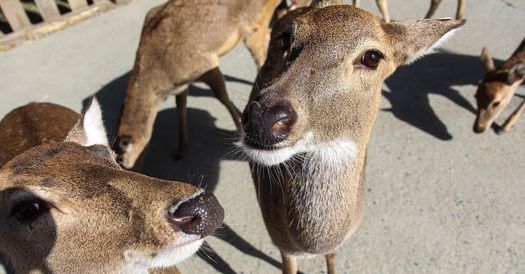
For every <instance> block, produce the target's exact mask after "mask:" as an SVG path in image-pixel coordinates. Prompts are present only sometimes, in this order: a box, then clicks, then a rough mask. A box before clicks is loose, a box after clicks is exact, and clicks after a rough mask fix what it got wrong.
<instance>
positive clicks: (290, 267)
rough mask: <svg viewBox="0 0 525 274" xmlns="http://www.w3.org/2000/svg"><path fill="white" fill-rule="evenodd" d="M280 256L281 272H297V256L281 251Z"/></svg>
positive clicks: (291, 273) (284, 273)
mask: <svg viewBox="0 0 525 274" xmlns="http://www.w3.org/2000/svg"><path fill="white" fill-rule="evenodd" d="M281 258H282V259H283V274H296V273H297V258H296V257H294V256H291V255H288V254H285V253H283V252H282V251H281Z"/></svg>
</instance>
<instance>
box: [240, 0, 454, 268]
mask: <svg viewBox="0 0 525 274" xmlns="http://www.w3.org/2000/svg"><path fill="white" fill-rule="evenodd" d="M331 5H335V6H331ZM283 22H284V23H283ZM287 22H288V23H287ZM463 23H464V21H462V20H452V19H429V20H418V21H400V22H395V23H384V22H381V21H380V20H379V18H377V17H375V16H373V15H372V14H370V13H368V12H366V11H364V10H361V9H358V8H355V7H353V6H348V5H342V3H341V1H339V0H324V1H314V2H313V3H312V4H311V6H310V7H308V8H303V9H298V10H296V11H292V12H290V13H288V14H287V15H285V16H284V17H283V18H282V19H281V21H279V22H277V23H276V25H275V27H274V29H273V30H272V34H271V41H270V47H269V51H268V58H267V61H266V63H265V64H264V66H263V67H262V69H261V71H260V73H259V75H258V78H257V79H256V83H255V85H254V89H253V90H252V94H251V96H250V100H249V102H248V105H247V106H246V108H245V110H244V113H243V121H242V123H243V132H242V135H241V142H240V146H241V148H242V150H243V151H244V152H245V154H246V155H247V156H248V158H249V159H250V168H251V172H252V177H253V180H254V184H255V190H256V194H257V197H258V202H259V205H260V208H261V211H262V215H263V219H264V222H265V225H266V228H267V230H268V232H269V234H270V237H271V239H272V242H273V243H274V244H275V245H276V246H277V247H278V248H279V250H280V252H281V255H282V259H283V272H284V273H296V272H297V262H296V257H297V256H304V255H309V254H324V255H325V256H326V261H327V268H328V273H334V271H335V270H334V267H335V264H334V262H335V254H336V250H337V248H338V247H339V246H340V245H341V244H342V243H343V241H344V240H345V239H347V238H348V237H350V235H352V233H353V232H354V231H355V230H356V229H357V227H358V225H359V223H360V221H361V218H362V215H363V199H364V189H365V187H364V183H365V168H366V151H367V146H368V141H369V138H370V133H371V131H372V127H373V125H374V122H375V120H376V116H377V113H378V111H379V103H380V99H381V86H382V83H383V81H384V80H385V78H387V77H388V76H389V75H390V74H392V73H393V72H394V71H395V69H396V68H397V67H398V66H400V65H406V64H408V63H410V62H412V61H413V60H415V59H417V58H419V57H421V56H422V55H424V54H425V53H426V52H428V51H429V50H431V49H432V48H433V47H434V46H436V44H438V43H440V42H441V41H443V39H445V36H448V35H447V34H450V33H451V31H452V30H454V29H456V28H458V27H459V26H461V25H462V24H463Z"/></svg>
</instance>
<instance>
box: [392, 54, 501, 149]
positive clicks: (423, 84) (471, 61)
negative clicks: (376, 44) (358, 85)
mask: <svg viewBox="0 0 525 274" xmlns="http://www.w3.org/2000/svg"><path fill="white" fill-rule="evenodd" d="M495 61H496V65H499V63H501V61H500V60H495ZM482 77H483V69H482V66H481V62H480V60H479V56H469V55H461V54H455V53H451V52H446V51H441V52H438V53H435V54H432V55H429V56H426V57H423V58H422V59H421V60H419V61H416V62H415V63H414V64H411V65H409V66H405V67H400V68H399V69H398V70H397V71H396V72H395V73H394V74H393V75H392V76H391V77H390V78H388V79H387V80H386V82H385V84H386V86H387V87H388V89H389V90H383V96H384V97H385V98H386V99H387V100H388V101H389V102H390V104H391V106H392V107H391V108H390V109H384V111H388V112H391V113H392V114H393V115H394V116H395V117H397V118H398V119H400V120H402V121H404V122H406V123H408V124H409V125H411V126H414V127H416V128H418V129H420V130H422V131H424V132H426V133H428V134H430V135H432V136H434V137H436V138H437V139H439V140H442V141H448V140H451V139H452V138H453V136H452V135H451V134H450V132H449V131H448V129H447V126H446V125H445V124H444V123H443V122H442V121H441V120H440V119H439V116H438V114H437V113H436V112H435V111H434V109H432V107H431V106H430V102H429V96H430V95H440V96H444V97H446V98H448V99H449V100H450V101H451V102H452V103H454V104H456V105H458V106H460V107H462V108H464V109H465V110H467V111H468V112H470V113H472V114H474V115H475V112H476V107H475V106H473V105H472V104H471V103H470V102H469V101H468V100H467V99H466V98H465V96H474V94H473V93H470V92H469V93H468V94H461V93H460V92H459V91H458V90H456V89H455V88H454V86H464V85H474V86H476V85H478V83H479V81H480V80H481V78H482ZM472 122H473V123H474V117H472ZM469 127H470V125H469Z"/></svg>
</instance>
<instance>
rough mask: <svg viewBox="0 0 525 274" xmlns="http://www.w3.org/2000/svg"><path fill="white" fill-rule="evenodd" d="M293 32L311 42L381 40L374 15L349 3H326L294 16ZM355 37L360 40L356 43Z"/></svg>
mask: <svg viewBox="0 0 525 274" xmlns="http://www.w3.org/2000/svg"><path fill="white" fill-rule="evenodd" d="M294 30H295V31H294V34H296V35H297V38H298V39H304V41H305V42H306V41H308V42H309V44H311V45H316V44H322V45H333V46H340V47H348V46H350V48H349V49H348V50H347V51H349V50H353V49H354V48H353V45H358V44H361V45H362V44H363V42H367V41H369V42H374V41H375V42H379V43H384V42H383V41H384V30H383V28H382V26H381V21H380V20H379V18H377V17H375V16H374V15H372V14H370V13H368V12H366V11H364V10H361V9H357V8H354V7H352V6H329V7H326V8H322V9H313V10H310V11H309V12H306V13H304V14H302V15H300V16H299V17H297V18H296V19H295V26H294ZM356 39H358V41H359V43H356V41H355V40H356Z"/></svg>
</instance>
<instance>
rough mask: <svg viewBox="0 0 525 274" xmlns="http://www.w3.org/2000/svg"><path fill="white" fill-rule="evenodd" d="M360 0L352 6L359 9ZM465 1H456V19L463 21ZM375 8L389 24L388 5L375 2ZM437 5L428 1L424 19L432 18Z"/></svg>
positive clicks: (437, 1)
mask: <svg viewBox="0 0 525 274" xmlns="http://www.w3.org/2000/svg"><path fill="white" fill-rule="evenodd" d="M360 2H361V0H353V4H354V6H356V7H359V4H360ZM466 2H467V1H466V0H458V8H457V11H456V19H459V20H461V19H463V18H465V8H466ZM376 4H377V7H378V8H379V11H381V14H382V15H383V19H384V20H385V22H386V23H390V14H389V13H388V3H387V0H376ZM439 4H441V0H430V8H429V9H428V11H427V14H426V15H425V19H429V18H432V16H433V15H434V13H435V12H436V10H437V8H438V6H439Z"/></svg>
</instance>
